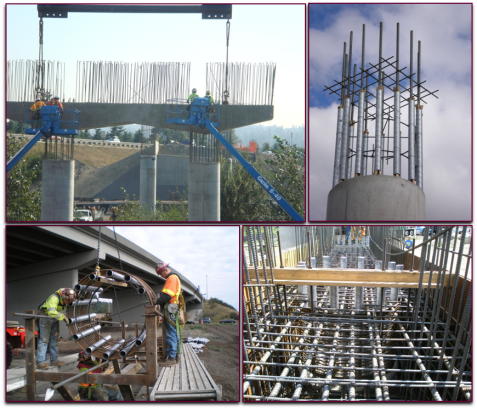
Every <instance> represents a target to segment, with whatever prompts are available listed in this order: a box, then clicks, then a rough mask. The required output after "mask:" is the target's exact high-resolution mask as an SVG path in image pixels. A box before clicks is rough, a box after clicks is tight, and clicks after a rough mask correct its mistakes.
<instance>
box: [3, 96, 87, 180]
mask: <svg viewBox="0 0 477 409" xmlns="http://www.w3.org/2000/svg"><path fill="white" fill-rule="evenodd" d="M34 114H36V111H32V110H30V109H27V110H26V118H27V119H26V120H25V123H26V125H27V128H26V129H25V133H26V134H28V135H34V136H33V138H32V139H30V140H29V141H28V143H27V144H26V145H25V146H24V147H23V148H21V149H20V150H19V151H18V152H17V153H16V154H15V156H13V157H12V158H11V159H10V160H9V161H8V163H7V173H8V172H10V170H11V169H12V168H13V167H14V166H15V165H16V164H17V163H18V162H19V161H20V159H22V158H23V157H24V156H25V155H26V154H27V152H28V151H29V150H30V149H31V148H33V146H34V145H35V144H36V143H37V142H38V141H39V140H40V139H41V138H42V137H46V138H51V137H52V136H53V135H64V136H75V135H79V114H80V111H78V110H76V109H65V110H64V111H63V112H61V110H60V108H59V107H57V106H55V105H51V106H44V107H41V109H40V120H38V119H36V117H34ZM60 114H61V116H60Z"/></svg>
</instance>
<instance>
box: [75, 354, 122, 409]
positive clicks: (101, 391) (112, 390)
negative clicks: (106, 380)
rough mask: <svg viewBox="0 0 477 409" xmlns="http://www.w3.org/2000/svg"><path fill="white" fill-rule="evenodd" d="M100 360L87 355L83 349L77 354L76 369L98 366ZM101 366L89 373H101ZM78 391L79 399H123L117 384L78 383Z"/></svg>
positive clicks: (86, 369)
mask: <svg viewBox="0 0 477 409" xmlns="http://www.w3.org/2000/svg"><path fill="white" fill-rule="evenodd" d="M99 364H100V362H98V361H96V360H94V359H93V357H92V355H88V354H87V353H86V352H85V351H81V352H80V353H79V354H78V365H77V367H78V369H79V371H80V373H81V372H84V371H88V370H89V369H91V368H93V367H95V366H98V365H99ZM102 372H103V368H98V369H95V370H94V371H91V372H90V373H102ZM78 392H79V395H80V398H81V399H88V400H97V401H103V402H104V401H118V400H124V399H123V397H122V395H121V391H120V390H119V387H118V386H109V385H100V384H97V383H91V384H90V383H80V384H79V387H78Z"/></svg>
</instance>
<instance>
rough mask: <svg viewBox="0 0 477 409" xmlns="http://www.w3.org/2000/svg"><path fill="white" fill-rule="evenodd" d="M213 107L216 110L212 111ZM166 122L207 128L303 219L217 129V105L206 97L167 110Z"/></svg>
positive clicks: (291, 212) (284, 205)
mask: <svg viewBox="0 0 477 409" xmlns="http://www.w3.org/2000/svg"><path fill="white" fill-rule="evenodd" d="M215 109H216V110H217V112H214V111H215ZM166 122H167V123H173V124H182V125H196V126H198V127H199V128H201V129H205V128H207V129H208V130H209V131H210V133H211V134H212V135H214V136H215V137H216V138H217V139H218V140H219V142H220V143H221V144H222V145H224V146H225V148H226V149H227V150H228V151H229V152H230V153H231V154H232V155H234V157H235V158H237V160H238V161H239V162H240V164H241V165H242V166H243V167H244V168H245V170H246V171H247V172H248V173H249V174H250V175H251V176H252V177H253V178H254V179H255V180H256V181H257V182H258V184H259V185H260V186H261V187H262V188H263V189H264V190H265V191H266V192H267V193H268V194H269V195H270V196H271V197H272V198H273V200H275V201H276V202H277V203H278V205H279V206H280V207H281V208H282V209H283V210H284V211H285V212H286V213H287V214H288V215H289V216H290V217H291V218H292V219H293V220H294V221H297V222H304V221H305V219H303V217H301V216H300V214H299V213H298V212H297V211H296V210H295V209H294V208H293V207H292V206H291V205H290V204H289V203H288V202H287V201H286V200H285V199H284V198H283V197H282V196H280V194H279V193H278V192H277V191H276V190H275V189H274V188H273V186H272V185H271V184H270V183H269V182H267V180H266V179H265V178H264V177H263V176H262V175H261V174H260V173H259V172H258V171H257V170H256V169H255V168H254V167H253V166H252V165H251V164H250V163H248V162H247V161H246V160H245V158H244V157H243V156H242V155H240V153H239V152H237V150H236V149H235V148H234V147H233V146H232V145H231V144H230V143H229V142H228V141H227V139H225V138H224V137H223V136H222V134H221V133H220V132H219V131H218V130H217V128H216V127H217V126H218V124H219V105H212V104H211V103H210V101H209V99H208V98H199V97H197V98H194V100H193V101H192V103H191V104H190V110H183V109H179V105H177V106H176V108H175V109H174V110H170V111H167V119H166Z"/></svg>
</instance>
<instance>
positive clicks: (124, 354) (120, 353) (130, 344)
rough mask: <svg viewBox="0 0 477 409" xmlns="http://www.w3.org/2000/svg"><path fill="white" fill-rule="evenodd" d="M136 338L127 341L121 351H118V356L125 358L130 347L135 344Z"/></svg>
mask: <svg viewBox="0 0 477 409" xmlns="http://www.w3.org/2000/svg"><path fill="white" fill-rule="evenodd" d="M136 339H137V338H134V339H133V340H131V341H129V342H128V343H127V345H126V346H125V347H124V348H123V349H121V351H120V352H119V356H120V357H121V358H126V357H127V356H128V354H129V352H130V351H131V349H132V348H133V347H134V346H136Z"/></svg>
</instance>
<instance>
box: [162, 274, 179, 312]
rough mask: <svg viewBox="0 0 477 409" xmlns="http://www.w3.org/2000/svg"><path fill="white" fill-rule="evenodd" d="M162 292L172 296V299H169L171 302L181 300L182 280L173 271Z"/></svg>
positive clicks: (175, 302)
mask: <svg viewBox="0 0 477 409" xmlns="http://www.w3.org/2000/svg"><path fill="white" fill-rule="evenodd" d="M162 292H163V293H166V294H169V295H170V296H171V299H170V300H169V303H170V304H177V303H178V302H179V295H180V293H181V280H180V279H179V277H178V276H177V275H176V274H172V273H171V274H169V275H168V276H167V278H166V283H165V284H164V288H163V289H162Z"/></svg>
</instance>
